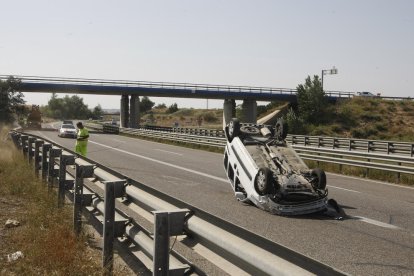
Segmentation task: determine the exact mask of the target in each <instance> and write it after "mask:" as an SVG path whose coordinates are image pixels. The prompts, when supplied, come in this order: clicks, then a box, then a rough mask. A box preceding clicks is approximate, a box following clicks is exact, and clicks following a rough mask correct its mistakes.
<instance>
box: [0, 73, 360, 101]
mask: <svg viewBox="0 0 414 276" xmlns="http://www.w3.org/2000/svg"><path fill="white" fill-rule="evenodd" d="M8 77H9V76H6V75H0V79H6V78H8ZM15 77H16V78H19V79H20V80H21V81H22V82H23V83H53V84H71V85H98V86H117V87H142V88H158V89H182V90H191V91H193V93H195V92H196V91H197V90H200V91H201V90H203V91H219V92H235V93H266V94H292V95H293V94H296V93H297V89H291V88H274V87H261V86H236V85H213V84H194V83H181V82H176V83H173V82H150V81H130V80H105V79H84V78H63V77H41V76H15ZM325 94H326V95H327V96H329V97H341V98H350V97H352V96H353V95H354V94H355V93H354V92H345V91H325Z"/></svg>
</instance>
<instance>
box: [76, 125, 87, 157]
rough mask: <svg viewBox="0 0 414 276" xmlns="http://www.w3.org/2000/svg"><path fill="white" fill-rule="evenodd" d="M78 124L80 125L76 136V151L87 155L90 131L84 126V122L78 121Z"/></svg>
mask: <svg viewBox="0 0 414 276" xmlns="http://www.w3.org/2000/svg"><path fill="white" fill-rule="evenodd" d="M76 126H77V127H78V135H77V137H76V146H75V152H76V153H78V154H80V155H82V156H84V157H86V152H87V150H88V138H89V131H88V130H87V129H86V128H85V127H84V126H83V124H82V122H78V123H77V124H76Z"/></svg>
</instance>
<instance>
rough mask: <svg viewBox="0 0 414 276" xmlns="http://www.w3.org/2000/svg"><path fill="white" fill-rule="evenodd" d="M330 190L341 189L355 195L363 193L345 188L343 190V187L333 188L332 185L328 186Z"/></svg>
mask: <svg viewBox="0 0 414 276" xmlns="http://www.w3.org/2000/svg"><path fill="white" fill-rule="evenodd" d="M327 186H328V187H330V188H335V189H340V190H344V191H348V192H353V193H358V194H360V193H361V192H358V191H355V190H350V189H345V188H341V187H337V186H332V185H327Z"/></svg>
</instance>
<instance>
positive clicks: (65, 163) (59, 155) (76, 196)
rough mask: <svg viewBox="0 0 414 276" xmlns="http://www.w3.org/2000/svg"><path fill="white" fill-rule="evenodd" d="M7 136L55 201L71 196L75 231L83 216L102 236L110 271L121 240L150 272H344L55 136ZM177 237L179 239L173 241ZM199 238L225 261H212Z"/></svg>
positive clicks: (105, 262)
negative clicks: (80, 153) (136, 177)
mask: <svg viewBox="0 0 414 276" xmlns="http://www.w3.org/2000/svg"><path fill="white" fill-rule="evenodd" d="M10 136H11V138H12V140H13V142H14V144H15V145H16V147H17V148H19V149H20V150H21V151H22V153H23V155H24V156H25V157H26V158H27V159H28V162H29V163H30V164H32V165H33V169H34V170H35V172H36V174H37V175H39V177H42V179H44V180H45V183H47V185H48V187H50V189H53V188H57V190H58V198H57V203H58V206H62V205H63V203H64V201H65V199H69V200H71V201H72V204H73V218H74V219H73V228H74V231H75V232H76V233H79V231H80V229H81V227H82V223H83V220H82V215H84V216H86V217H87V218H88V220H89V222H90V223H92V224H93V225H94V226H95V227H96V229H97V230H98V231H99V232H100V233H101V234H102V235H103V252H102V256H103V258H102V260H103V261H102V265H103V267H105V268H107V270H108V272H111V270H112V266H113V253H114V247H115V246H116V247H117V248H119V250H118V251H120V252H125V254H127V255H128V256H129V257H133V259H134V260H135V261H136V262H137V263H139V264H142V265H144V266H145V267H147V269H148V270H149V271H151V272H152V273H153V275H167V274H168V275H188V274H196V275H205V274H223V273H233V274H237V272H245V273H249V274H252V275H286V274H288V275H311V274H317V275H343V273H341V272H340V271H337V270H335V269H334V268H332V267H329V266H327V265H325V264H322V263H320V262H318V261H316V260H313V259H311V258H309V257H306V256H303V255H301V254H299V253H297V252H294V251H292V250H290V249H288V248H286V247H283V246H281V245H278V244H276V243H274V242H272V241H269V240H267V239H265V238H263V237H260V236H258V235H255V234H254V233H251V232H249V231H247V230H245V229H242V228H240V227H238V226H236V225H233V224H230V223H229V222H226V221H223V220H221V219H220V218H218V217H215V216H212V215H211V214H208V213H206V212H204V211H202V210H199V209H197V208H195V207H193V206H191V205H188V204H186V203H184V202H181V201H179V200H177V199H174V198H172V197H170V196H168V195H166V194H163V193H161V192H159V191H156V190H154V189H152V188H151V187H149V186H146V185H144V184H142V183H139V182H137V181H135V180H133V179H130V178H128V177H126V176H124V175H122V174H120V173H118V172H116V171H113V170H111V169H110V168H107V167H105V166H103V165H101V164H99V163H97V162H95V161H93V160H90V159H87V158H83V157H78V156H76V155H75V154H74V153H73V152H72V151H70V150H67V149H64V148H61V147H59V146H58V145H56V144H53V143H52V142H51V141H48V140H46V139H43V138H40V137H38V136H35V135H31V134H25V133H17V132H12V133H11V134H10ZM174 236H176V237H178V238H177V240H178V241H177V243H179V244H180V246H178V244H177V245H176V246H175V247H174V244H176V242H174V243H173V244H170V238H171V237H174ZM196 245H201V246H203V247H205V248H207V249H208V250H207V251H209V252H208V253H207V255H210V256H211V254H215V255H216V256H218V257H219V258H221V259H224V260H226V261H227V262H228V265H227V266H226V267H224V268H223V267H222V268H220V267H219V266H218V265H216V264H214V262H212V261H211V262H210V261H208V259H209V258H208V257H207V256H204V255H203V254H206V253H205V252H206V251H205V250H204V251H198V250H197V249H196ZM203 252H204V253H203ZM200 260H201V261H200Z"/></svg>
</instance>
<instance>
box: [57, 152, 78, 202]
mask: <svg viewBox="0 0 414 276" xmlns="http://www.w3.org/2000/svg"><path fill="white" fill-rule="evenodd" d="M74 164H75V157H74V156H73V155H66V154H62V155H61V156H60V160H59V188H58V207H62V206H63V205H64V202H65V190H66V166H67V165H74Z"/></svg>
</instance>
